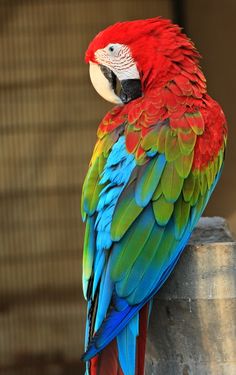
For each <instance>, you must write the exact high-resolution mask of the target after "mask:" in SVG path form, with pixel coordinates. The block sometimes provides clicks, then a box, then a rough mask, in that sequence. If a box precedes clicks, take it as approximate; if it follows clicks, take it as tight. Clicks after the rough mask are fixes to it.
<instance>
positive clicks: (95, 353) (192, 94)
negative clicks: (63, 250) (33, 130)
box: [82, 18, 227, 375]
mask: <svg viewBox="0 0 236 375" xmlns="http://www.w3.org/2000/svg"><path fill="white" fill-rule="evenodd" d="M86 61H87V62H88V63H89V65H90V77H91V81H92V83H93V85H94V87H95V89H96V90H97V91H98V93H99V94H100V95H101V96H103V97H104V98H105V99H107V100H109V101H111V102H113V103H115V104H116V106H115V107H114V108H113V109H112V110H111V111H110V112H108V113H107V115H106V116H105V117H104V119H103V120H102V121H101V123H100V125H99V128H98V133H97V135H98V140H97V143H96V145H95V149H94V152H93V156H92V159H91V162H90V165H89V170H88V173H87V176H86V178H85V181H84V186H83V193H82V215H83V219H84V220H85V221H86V232H85V240H84V259H83V286H84V295H85V297H86V299H87V301H88V315H87V328H86V344H85V345H86V352H85V354H84V356H83V359H84V360H85V361H86V363H87V370H86V371H87V372H86V373H87V374H90V375H143V374H144V354H145V338H146V330H147V324H148V316H149V312H150V306H151V301H152V298H153V296H154V295H155V294H156V293H157V292H158V291H159V289H160V288H161V286H162V285H163V283H164V282H165V281H166V279H167V278H168V276H169V275H170V273H171V271H172V270H173V268H174V267H175V265H176V263H177V261H178V259H179V257H180V255H181V253H182V251H183V249H184V247H185V245H186V243H187V241H188V239H189V237H190V235H191V233H192V230H193V228H194V227H195V225H196V223H197V222H198V220H199V218H200V216H201V214H202V212H203V210H204V208H205V206H206V204H207V202H208V200H209V198H210V196H211V194H212V192H213V190H214V188H215V186H216V183H217V182H218V179H219V177H220V174H221V170H222V165H223V160H224V152H225V144H226V137H227V125H226V120H225V116H224V113H223V111H222V109H221V107H220V106H219V104H218V103H217V102H216V101H214V100H213V99H212V98H211V97H210V96H209V95H208V94H207V91H206V80H205V77H204V75H203V73H202V71H201V69H200V67H199V65H198V61H199V54H198V52H197V51H196V49H195V47H194V45H193V44H192V42H191V41H190V40H189V39H188V38H187V37H186V35H184V34H183V33H182V32H181V30H180V28H179V27H178V26H176V25H173V24H172V23H171V22H170V21H168V20H164V19H162V18H153V19H148V20H139V21H132V22H120V23H116V24H115V25H113V26H110V27H108V28H107V29H105V30H104V31H102V32H100V33H99V34H98V35H97V36H96V37H95V38H94V40H93V41H92V42H91V44H90V45H89V47H88V50H87V52H86Z"/></svg>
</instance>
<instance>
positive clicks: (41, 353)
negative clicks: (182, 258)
mask: <svg viewBox="0 0 236 375" xmlns="http://www.w3.org/2000/svg"><path fill="white" fill-rule="evenodd" d="M235 14H236V2H235V0H225V1H224V2H222V1H221V0H185V1H183V0H182V1H178V0H176V1H174V0H172V1H171V0H145V1H143V0H136V1H134V0H117V1H111V0H97V1H96V0H0V374H4V375H18V374H21V375H37V374H40V375H74V374H76V375H79V374H80V373H81V374H82V365H81V363H80V360H79V358H80V354H81V352H82V347H83V329H84V316H85V305H84V302H83V297H82V293H81V255H82V239H83V225H82V223H81V218H80V194H81V184H82V181H83V178H84V175H85V173H86V169H87V165H88V161H89V158H90V155H91V152H92V148H93V145H94V142H95V137H96V128H97V125H98V123H99V121H100V119H101V118H102V117H103V116H104V114H105V112H106V111H107V110H108V109H109V108H110V105H109V104H107V103H105V102H104V101H103V100H102V99H101V98H100V97H98V95H97V94H96V93H95V91H94V89H93V88H92V86H91V84H90V83H89V79H88V69H87V66H86V65H85V64H84V52H85V50H86V47H87V45H88V43H89V41H90V40H91V39H92V38H93V36H94V35H95V34H96V33H97V32H98V31H100V30H101V29H102V28H105V27H106V26H108V25H109V24H111V23H114V22H116V21H119V20H132V19H137V18H147V17H153V16H157V15H161V16H163V17H168V18H171V19H172V20H174V21H175V22H178V23H180V25H181V26H183V27H184V30H185V31H186V32H187V33H188V35H189V36H190V37H192V39H193V40H194V41H195V43H196V45H197V48H198V49H199V50H200V52H201V54H202V55H203V56H204V59H203V60H202V63H201V64H202V67H203V69H204V72H205V74H206V77H207V79H208V88H209V92H210V94H211V95H212V96H213V97H215V98H216V99H217V100H219V102H220V103H221V104H222V106H223V108H224V110H225V112H226V115H227V118H228V122H229V126H230V136H229V144H228V153H227V158H226V165H225V170H224V173H223V177H222V179H221V182H220V184H219V185H218V187H217V189H216V191H215V193H214V197H213V199H212V200H211V202H210V204H209V206H208V208H207V210H206V212H205V213H206V214H207V215H222V216H224V217H226V218H227V219H228V220H229V223H230V226H231V229H232V230H233V231H234V232H236V196H235V188H236V176H235V173H236V172H235V160H236V147H235V146H234V144H235V141H234V137H235V136H236V131H235V125H234V122H235V121H234V119H235V118H236V104H235V66H236V52H235V36H236V33H235Z"/></svg>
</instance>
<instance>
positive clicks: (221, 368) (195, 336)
mask: <svg viewBox="0 0 236 375" xmlns="http://www.w3.org/2000/svg"><path fill="white" fill-rule="evenodd" d="M235 275H236V243H235V241H234V239H233V238H232V236H231V234H230V232H229V230H228V227H227V225H226V223H225V221H224V220H223V219H221V218H212V219H209V218H203V219H201V221H200V223H199V225H198V227H197V229H196V230H195V232H194V234H193V236H192V238H191V240H190V244H189V245H188V246H187V247H186V249H185V251H184V253H183V255H182V257H181V259H180V261H179V263H178V264H177V266H176V269H175V270H174V272H173V274H172V275H171V277H170V278H169V280H168V281H167V283H166V284H165V286H164V287H163V288H162V290H161V291H160V293H159V294H158V296H157V297H156V298H155V300H154V305H153V310H152V314H151V319H150V326H149V333H148V345H147V354H146V375H190V374H191V375H234V374H236V336H235V325H236V324H235V323H236V314H235V312H236V279H235Z"/></svg>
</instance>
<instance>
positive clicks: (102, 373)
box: [90, 340, 124, 375]
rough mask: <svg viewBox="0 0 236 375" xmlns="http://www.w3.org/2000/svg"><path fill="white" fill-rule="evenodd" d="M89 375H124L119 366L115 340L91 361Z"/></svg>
mask: <svg viewBox="0 0 236 375" xmlns="http://www.w3.org/2000/svg"><path fill="white" fill-rule="evenodd" d="M90 375H124V374H123V371H122V370H121V368H120V365H119V360H118V352H117V345H116V340H113V341H112V342H111V343H110V344H109V345H107V347H106V348H105V349H103V351H102V352H101V353H100V354H99V355H97V356H96V357H94V358H92V359H91V361H90Z"/></svg>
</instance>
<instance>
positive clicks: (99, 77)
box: [89, 62, 122, 104]
mask: <svg viewBox="0 0 236 375" xmlns="http://www.w3.org/2000/svg"><path fill="white" fill-rule="evenodd" d="M89 75H90V79H91V82H92V84H93V87H94V88H95V90H96V91H97V92H98V94H99V95H101V97H102V98H104V99H105V100H107V101H108V102H111V103H114V104H122V101H121V99H120V98H119V96H117V95H116V94H115V92H114V91H113V89H112V87H111V84H110V82H109V81H108V79H107V78H106V77H105V76H104V74H103V73H102V71H101V69H100V67H99V65H98V64H95V63H92V62H90V63H89Z"/></svg>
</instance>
